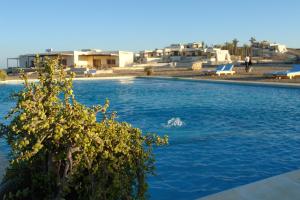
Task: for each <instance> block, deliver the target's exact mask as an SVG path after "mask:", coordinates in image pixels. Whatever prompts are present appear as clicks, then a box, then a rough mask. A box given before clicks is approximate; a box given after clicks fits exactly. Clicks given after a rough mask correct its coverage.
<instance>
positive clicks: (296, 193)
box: [199, 170, 300, 200]
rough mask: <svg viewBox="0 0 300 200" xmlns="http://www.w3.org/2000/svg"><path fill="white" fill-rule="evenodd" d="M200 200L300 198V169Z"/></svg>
mask: <svg viewBox="0 0 300 200" xmlns="http://www.w3.org/2000/svg"><path fill="white" fill-rule="evenodd" d="M199 200H300V170H296V171H292V172H289V173H286V174H282V175H279V176H274V177H271V178H268V179H264V180H262V181H258V182H254V183H250V184H248V185H244V186H240V187H237V188H234V189H230V190H226V191H224V192H220V193H216V194H213V195H210V196H207V197H203V198H200V199H199Z"/></svg>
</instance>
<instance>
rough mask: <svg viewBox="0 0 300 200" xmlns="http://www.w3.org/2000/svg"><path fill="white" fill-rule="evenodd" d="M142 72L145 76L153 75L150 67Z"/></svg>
mask: <svg viewBox="0 0 300 200" xmlns="http://www.w3.org/2000/svg"><path fill="white" fill-rule="evenodd" d="M144 72H146V74H147V76H151V75H153V72H154V70H153V68H152V67H145V69H144Z"/></svg>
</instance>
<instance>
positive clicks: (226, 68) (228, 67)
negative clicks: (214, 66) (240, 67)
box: [216, 64, 235, 76]
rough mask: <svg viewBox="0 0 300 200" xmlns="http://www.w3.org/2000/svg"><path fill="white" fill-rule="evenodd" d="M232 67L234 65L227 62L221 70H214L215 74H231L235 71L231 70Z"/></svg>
mask: <svg viewBox="0 0 300 200" xmlns="http://www.w3.org/2000/svg"><path fill="white" fill-rule="evenodd" d="M233 67H234V65H233V64H227V65H225V66H224V68H223V69H222V70H219V71H218V70H217V71H216V74H217V75H218V76H221V75H222V74H224V75H227V74H230V75H233V74H234V73H235V71H233Z"/></svg>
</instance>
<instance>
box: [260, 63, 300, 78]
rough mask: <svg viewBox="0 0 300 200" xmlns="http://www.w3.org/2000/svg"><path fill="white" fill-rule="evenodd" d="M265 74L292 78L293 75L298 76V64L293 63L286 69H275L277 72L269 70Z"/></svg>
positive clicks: (299, 74) (299, 66) (299, 67)
mask: <svg viewBox="0 0 300 200" xmlns="http://www.w3.org/2000/svg"><path fill="white" fill-rule="evenodd" d="M266 75H267V76H270V75H271V76H272V77H275V78H279V79H280V78H284V77H288V78H289V79H292V78H294V77H295V76H300V65H294V66H293V68H292V69H290V70H287V71H277V72H271V73H267V74H266Z"/></svg>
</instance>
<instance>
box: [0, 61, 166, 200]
mask: <svg viewBox="0 0 300 200" xmlns="http://www.w3.org/2000/svg"><path fill="white" fill-rule="evenodd" d="M36 65H37V66H43V67H44V71H43V72H42V71H41V72H39V82H38V83H29V82H28V81H27V78H26V76H25V75H23V78H24V81H25V82H24V85H25V87H24V89H23V90H22V91H20V92H19V93H18V94H16V95H15V97H16V100H17V103H16V106H15V108H14V109H12V111H11V112H10V113H9V114H8V116H7V117H8V118H9V119H10V122H9V124H8V125H4V124H2V125H1V129H0V133H1V134H2V135H3V136H4V137H5V138H6V140H7V142H8V144H9V145H10V147H11V162H10V165H9V167H8V168H7V170H6V174H5V176H4V179H3V181H2V184H1V188H0V199H2V198H3V199H72V200H73V199H145V198H146V194H147V182H146V177H147V175H149V174H153V172H154V155H153V153H152V149H153V147H154V146H158V145H164V144H166V143H167V137H166V136H165V137H163V138H161V137H159V136H157V135H155V134H145V135H143V134H142V132H141V130H140V129H138V128H134V127H132V126H131V125H130V124H128V123H126V122H118V121H116V120H115V116H116V114H115V113H113V114H110V115H109V114H107V112H106V111H107V109H108V107H109V102H108V101H106V103H105V104H104V105H103V106H100V105H98V106H93V107H86V106H84V105H82V104H80V103H79V102H77V101H76V99H75V96H74V94H73V90H72V78H66V74H65V72H64V71H63V70H61V71H60V73H59V74H58V75H55V74H54V72H55V68H56V67H57V66H58V61H57V60H53V59H46V60H45V61H43V62H41V61H39V60H37V61H36ZM56 77H57V78H56ZM99 115H100V116H101V117H100V118H99ZM97 116H98V117H97ZM97 118H98V119H97Z"/></svg>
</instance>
